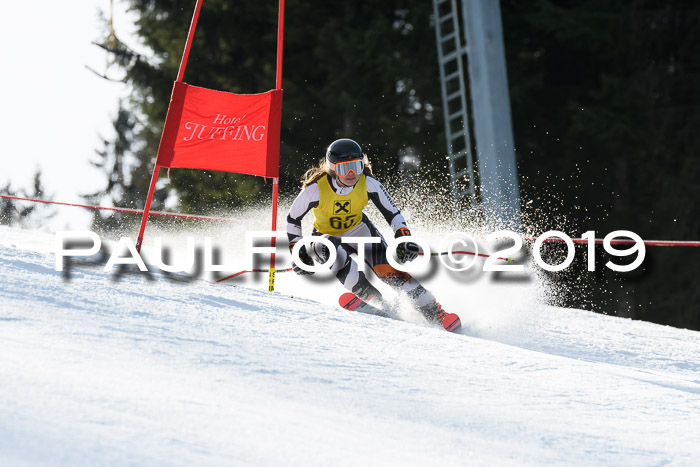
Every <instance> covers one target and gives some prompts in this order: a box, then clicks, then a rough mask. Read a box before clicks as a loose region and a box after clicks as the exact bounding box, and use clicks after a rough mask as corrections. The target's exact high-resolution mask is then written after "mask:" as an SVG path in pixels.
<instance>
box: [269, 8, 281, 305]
mask: <svg viewBox="0 0 700 467" xmlns="http://www.w3.org/2000/svg"><path fill="white" fill-rule="evenodd" d="M279 5H280V6H279V17H278V19H277V79H276V83H275V86H276V87H275V89H277V90H281V89H282V43H283V38H284V0H280V3H279ZM277 172H278V173H279V162H278V167H277ZM278 193H279V177H275V178H273V179H272V231H273V232H274V231H275V230H277V196H278ZM270 246H271V247H272V253H271V254H270V277H269V279H270V280H269V287H268V290H269V291H270V292H274V291H275V248H276V247H277V237H275V236H273V237H272V239H271V243H270Z"/></svg>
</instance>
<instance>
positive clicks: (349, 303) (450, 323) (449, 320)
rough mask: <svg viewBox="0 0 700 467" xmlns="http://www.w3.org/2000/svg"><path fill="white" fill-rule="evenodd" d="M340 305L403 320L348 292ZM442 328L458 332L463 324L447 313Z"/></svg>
mask: <svg viewBox="0 0 700 467" xmlns="http://www.w3.org/2000/svg"><path fill="white" fill-rule="evenodd" d="M338 304H339V305H340V306H341V307H342V308H345V309H346V310H351V311H359V312H360V313H366V314H368V315H375V316H382V317H384V318H391V319H398V320H400V319H401V318H399V317H398V315H397V314H396V313H394V312H392V311H388V310H383V309H380V308H377V307H375V306H373V305H370V304H369V303H367V302H363V301H362V300H361V299H360V298H358V297H357V296H356V295H355V294H353V293H351V292H346V293H344V294H343V295H341V296H340V298H339V299H338ZM440 324H442V327H443V328H445V330H447V331H449V332H457V331H459V330H460V329H461V327H462V323H461V321H460V319H459V316H457V315H456V314H454V313H447V314H446V315H445V317H444V318H443V320H442V323H440Z"/></svg>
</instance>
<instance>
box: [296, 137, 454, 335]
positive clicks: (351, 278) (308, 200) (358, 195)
mask: <svg viewBox="0 0 700 467" xmlns="http://www.w3.org/2000/svg"><path fill="white" fill-rule="evenodd" d="M369 200H372V202H373V203H374V204H375V206H377V208H378V209H379V212H381V213H382V215H383V216H384V218H385V219H386V221H387V222H388V223H389V225H391V228H392V229H393V230H394V238H398V237H404V236H408V235H411V233H410V232H409V230H408V228H407V227H406V221H405V220H404V218H403V216H402V215H401V213H400V212H399V209H398V208H397V207H396V204H394V201H393V200H392V199H391V196H389V193H388V192H387V191H386V189H385V188H384V187H383V186H382V184H381V183H379V182H378V181H377V180H376V179H375V178H374V177H373V175H372V168H371V166H370V164H369V160H368V158H367V155H365V154H363V153H362V149H361V148H360V145H359V144H357V143H356V142H355V141H353V140H351V139H339V140H336V141H334V142H333V143H331V145H330V146H328V149H327V151H326V158H325V160H323V161H322V162H321V164H320V166H319V167H316V168H312V169H310V170H309V171H307V172H306V174H305V175H304V180H303V188H302V191H301V193H300V194H299V196H297V198H296V199H295V200H294V203H293V204H292V207H291V208H290V210H289V214H288V216H287V235H288V236H289V249H290V251H291V249H292V248H294V245H295V244H296V243H297V242H298V241H299V240H301V238H302V231H301V220H302V218H303V217H304V216H305V215H306V213H308V212H309V210H311V212H312V214H313V216H314V229H313V232H312V235H313V236H317V235H322V236H323V237H325V238H327V239H328V240H329V241H330V242H331V243H332V244H333V245H334V246H335V249H336V252H337V256H336V260H335V262H333V264H331V265H330V269H331V271H332V272H333V273H334V274H335V276H336V277H337V278H338V280H339V281H340V282H341V283H342V284H343V286H344V287H345V288H346V289H348V290H350V291H351V292H352V293H353V294H355V295H356V296H357V297H358V298H360V299H361V300H362V301H364V302H370V301H373V302H375V303H378V304H381V302H382V296H381V294H380V293H379V291H378V290H377V289H376V288H375V287H374V286H373V285H372V284H371V283H370V282H369V281H368V280H367V278H366V277H365V274H364V273H363V272H362V271H361V270H360V268H359V267H358V264H357V263H356V262H355V261H354V260H353V259H352V258H351V257H350V255H351V254H352V253H357V248H358V243H354V244H353V243H352V242H351V243H341V238H345V239H346V241H347V238H348V237H378V238H380V239H381V242H380V243H366V244H364V253H365V255H364V257H365V263H367V264H368V265H369V266H370V267H371V268H372V270H373V271H374V273H375V274H376V275H377V276H378V277H379V278H380V279H381V280H382V281H383V282H385V283H386V284H388V285H390V286H391V287H393V288H394V289H397V290H402V291H404V292H406V293H407V294H408V296H409V297H410V298H411V299H412V300H413V302H414V303H415V305H416V307H417V308H418V310H419V311H420V312H421V313H422V314H423V315H424V316H425V317H426V318H427V319H428V320H429V321H436V322H438V323H440V324H442V325H443V326H444V327H445V329H447V330H449V331H454V330H457V329H458V328H459V327H460V321H459V317H457V315H449V316H450V318H449V319H447V320H445V317H446V316H448V314H447V313H445V312H444V311H443V309H442V306H441V305H440V304H439V303H438V302H437V300H435V297H434V296H433V294H431V293H430V292H429V291H427V290H426V289H425V288H424V287H423V286H422V285H420V283H418V281H417V280H416V279H415V278H413V277H411V276H410V275H409V274H408V273H406V272H402V271H398V270H396V269H394V268H393V267H392V266H391V265H390V264H389V262H388V261H387V244H386V241H385V240H384V238H383V237H382V235H381V234H380V233H379V230H377V228H376V227H375V226H374V224H372V222H371V221H370V220H369V218H368V217H367V216H366V215H365V214H364V213H363V212H362V211H363V209H364V207H365V206H366V205H367V203H368V201H369ZM419 251H420V249H419V247H418V245H416V244H415V243H413V242H403V243H400V244H399V246H398V247H397V248H396V256H397V258H398V260H399V261H400V262H408V261H412V260H414V259H415V258H416V257H417V256H418V253H419ZM329 256H330V252H329V251H328V248H327V247H326V246H325V245H323V244H322V243H321V242H312V243H310V244H309V248H308V249H307V248H306V246H303V247H301V248H300V250H299V259H300V260H301V261H303V262H304V263H305V264H307V265H309V266H313V265H314V260H316V261H317V262H319V263H325V262H326V261H327V260H328V259H329ZM292 267H293V268H294V271H295V272H296V273H297V274H301V275H303V274H313V273H312V272H309V271H305V270H303V269H301V268H300V267H299V266H297V265H296V264H294V263H292ZM443 321H444V322H443Z"/></svg>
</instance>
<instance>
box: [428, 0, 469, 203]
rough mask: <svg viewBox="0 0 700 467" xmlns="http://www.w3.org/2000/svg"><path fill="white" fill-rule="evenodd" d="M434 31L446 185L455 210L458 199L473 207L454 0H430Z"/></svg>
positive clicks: (462, 53)
mask: <svg viewBox="0 0 700 467" xmlns="http://www.w3.org/2000/svg"><path fill="white" fill-rule="evenodd" d="M433 11H434V13H435V34H436V38H437V49H438V61H439V65H440V85H441V88H442V107H443V115H444V119H445V136H446V137H447V154H448V157H449V161H450V163H449V168H450V184H451V188H452V195H453V198H454V202H455V207H456V208H457V209H458V212H459V211H461V210H459V206H460V205H461V204H463V203H461V202H460V201H461V200H464V199H467V200H468V201H469V204H470V205H471V206H476V204H475V202H476V193H475V172H474V161H473V157H472V141H471V135H470V131H469V117H468V111H467V86H466V80H465V71H464V70H465V67H466V59H467V47H466V44H465V45H464V46H462V39H461V35H462V28H461V27H460V22H459V13H458V12H459V10H458V8H457V0H433Z"/></svg>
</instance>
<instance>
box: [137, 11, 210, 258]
mask: <svg viewBox="0 0 700 467" xmlns="http://www.w3.org/2000/svg"><path fill="white" fill-rule="evenodd" d="M202 2H203V0H197V4H196V5H195V7H194V15H193V16H192V22H191V23H190V30H189V31H188V32H187V42H186V43H185V50H184V51H183V52H182V60H180V68H179V69H178V71H177V80H176V81H178V82H181V81H182V77H183V76H184V74H185V67H186V66H187V59H188V58H189V56H190V47H192V39H193V38H194V31H195V29H197V21H198V20H199V10H201V9H202ZM165 119H166V121H167V119H168V117H167V115H166V117H165ZM163 131H165V125H163ZM160 138H161V143H162V142H163V136H162V135H161V137H160ZM158 153H160V145H159V146H158ZM159 169H160V166H159V165H158V158H157V157H156V166H155V167H154V168H153V175H151V185H150V186H149V188H148V196H147V197H146V205H145V206H144V208H143V216H142V217H141V227H140V228H139V236H138V238H137V239H136V251H138V252H139V253H140V252H141V244H142V243H143V233H144V232H145V231H146V223H147V222H148V213H149V212H150V211H151V201H153V192H154V191H155V188H156V182H157V181H158V170H159Z"/></svg>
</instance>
